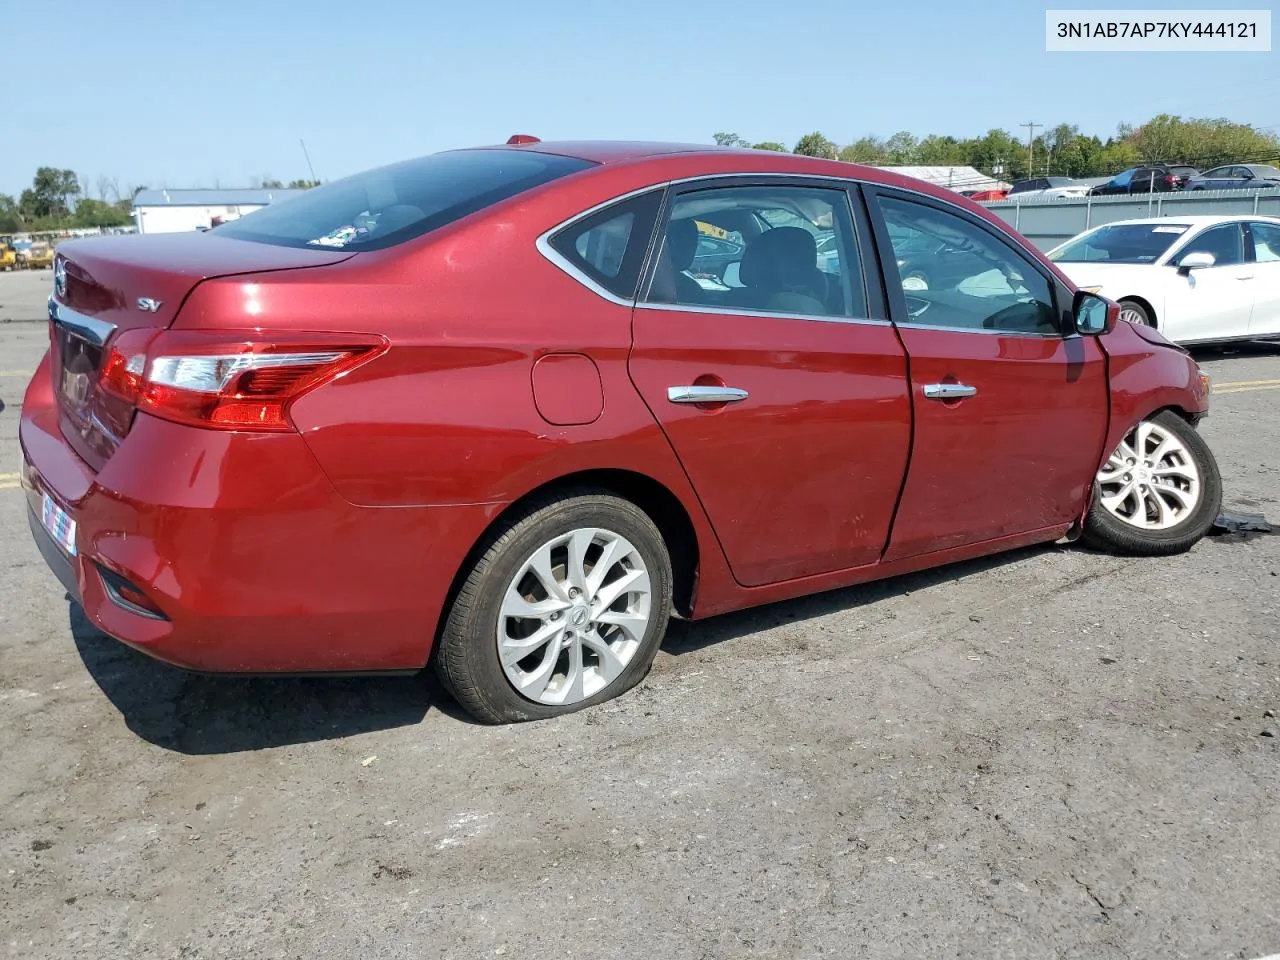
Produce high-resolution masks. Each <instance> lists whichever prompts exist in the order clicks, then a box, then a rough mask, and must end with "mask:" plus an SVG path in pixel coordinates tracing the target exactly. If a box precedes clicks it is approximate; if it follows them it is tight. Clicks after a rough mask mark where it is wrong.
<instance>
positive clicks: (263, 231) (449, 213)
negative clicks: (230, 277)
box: [210, 150, 594, 251]
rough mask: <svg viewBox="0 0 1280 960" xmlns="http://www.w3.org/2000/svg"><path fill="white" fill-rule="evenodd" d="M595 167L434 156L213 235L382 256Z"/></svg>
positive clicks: (534, 158)
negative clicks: (373, 252)
mask: <svg viewBox="0 0 1280 960" xmlns="http://www.w3.org/2000/svg"><path fill="white" fill-rule="evenodd" d="M591 166H594V164H592V163H590V162H589V161H586V160H579V159H577V158H574V157H560V156H553V155H551V154H545V153H533V152H527V151H523V150H456V151H450V152H447V153H436V154H432V155H431V156H428V157H420V158H419V159H417V160H405V161H403V162H401V163H395V164H392V165H390V166H387V167H379V168H378V169H376V170H368V171H366V172H364V173H357V174H355V175H354V176H351V177H346V178H344V179H342V180H335V181H334V182H333V183H327V184H325V185H324V186H321V187H315V188H313V189H311V190H308V191H307V192H306V193H303V194H301V195H299V196H295V197H290V198H288V199H286V200H277V201H276V202H275V203H273V204H271V205H270V206H266V207H263V208H262V209H260V210H255V211H254V212H252V213H249V214H246V215H244V216H243V217H240V218H239V219H238V220H233V221H230V222H228V223H224V224H221V225H219V226H216V227H214V228H213V229H212V230H211V231H210V232H211V233H217V234H219V235H221V236H224V237H234V238H236V239H239V240H254V241H257V242H259V243H272V244H276V245H278V246H282V247H312V248H318V249H337V250H353V251H360V250H381V249H383V248H385V247H390V246H394V245H395V244H397V243H403V242H404V241H406V240H409V239H412V238H413V237H418V236H421V235H422V234H424V233H427V232H428V231H431V230H435V229H438V228H439V227H442V226H444V225H445V224H448V223H452V222H453V221H455V220H458V219H461V218H462V217H465V216H467V215H468V214H471V213H475V212H476V211H477V210H482V209H484V208H485V207H488V206H491V205H492V204H495V203H498V202H500V201H502V200H506V199H508V198H509V197H514V196H515V195H516V194H518V193H523V192H524V191H526V190H530V189H532V188H534V187H537V186H541V185H542V184H544V183H549V182H550V181H552V180H556V179H558V178H560V177H563V176H567V175H568V174H571V173H576V172H578V171H579V170H585V169H586V168H588V167H591Z"/></svg>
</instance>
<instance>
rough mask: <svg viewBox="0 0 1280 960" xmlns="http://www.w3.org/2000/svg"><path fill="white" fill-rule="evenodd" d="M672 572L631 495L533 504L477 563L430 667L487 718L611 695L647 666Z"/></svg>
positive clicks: (566, 708) (568, 707)
mask: <svg viewBox="0 0 1280 960" xmlns="http://www.w3.org/2000/svg"><path fill="white" fill-rule="evenodd" d="M671 580H672V576H671V559H670V557H669V556H668V553H667V548H666V544H665V543H664V541H663V539H662V534H661V533H660V532H659V531H658V528H657V527H656V526H655V525H654V523H653V521H652V520H651V519H650V518H649V516H648V515H647V514H646V513H645V512H644V511H643V510H641V509H640V508H639V507H637V506H636V505H635V504H633V503H631V502H630V501H628V500H624V499H622V498H621V497H617V496H615V495H613V494H610V493H605V492H596V491H581V492H578V493H576V494H573V495H569V496H562V497H558V498H556V499H553V500H548V501H542V502H541V503H535V504H533V505H532V506H530V507H529V508H528V509H526V510H524V511H522V512H521V513H520V514H519V515H517V516H516V517H514V518H512V519H511V520H510V521H509V522H508V523H506V524H505V525H504V526H503V528H502V529H501V530H500V531H498V533H497V534H496V535H495V536H494V537H493V538H491V540H490V545H489V546H488V547H487V549H485V551H484V553H483V554H482V555H481V556H480V558H479V559H478V560H477V561H476V562H475V565H474V566H473V567H472V569H471V572H470V574H469V575H468V576H467V579H466V581H465V582H464V583H463V585H462V587H461V588H460V589H459V591H458V594H457V597H456V599H455V600H454V603H453V606H452V609H451V610H450V611H449V616H448V619H447V621H446V622H445V626H444V630H443V632H442V634H441V637H440V647H439V651H438V653H437V658H436V669H437V671H438V673H439V675H440V678H441V681H442V682H443V683H444V685H445V687H447V688H448V690H449V691H450V692H451V693H452V694H453V695H454V697H455V698H456V699H457V700H458V702H459V703H460V704H461V705H462V706H463V707H464V708H465V709H466V710H467V712H468V713H470V714H471V715H472V716H473V717H475V718H476V719H477V720H479V721H481V722H482V723H508V722H513V721H519V720H539V719H544V718H547V717H554V716H558V715H560V714H564V713H571V712H573V711H575V710H581V709H582V708H584V707H589V706H592V705H593V704H596V703H600V702H602V701H605V700H610V699H612V698H613V697H616V696H618V695H619V694H621V693H624V692H625V691H627V690H629V689H630V688H631V687H633V686H635V685H636V684H637V683H639V682H640V680H641V679H643V678H644V676H645V675H646V674H647V673H648V672H649V667H650V665H651V664H652V663H653V658H654V655H655V654H656V653H657V650H658V646H659V644H660V643H661V642H662V636H663V634H664V633H665V632H666V626H667V619H668V616H669V613H670V607H671Z"/></svg>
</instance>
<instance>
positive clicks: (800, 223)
mask: <svg viewBox="0 0 1280 960" xmlns="http://www.w3.org/2000/svg"><path fill="white" fill-rule="evenodd" d="M669 206H670V214H669V217H668V219H667V221H666V224H665V227H664V230H663V233H662V244H661V246H660V247H659V248H658V254H657V258H656V260H655V263H654V270H653V280H652V283H651V285H650V288H649V293H648V297H647V300H648V302H650V303H660V304H672V305H679V306H689V307H702V308H705V309H712V310H716V311H720V312H724V313H738V312H756V311H760V312H765V313H772V314H783V315H788V316H799V317H850V316H852V317H865V316H866V315H867V312H866V311H867V292H866V282H865V279H864V277H863V272H862V263H861V261H860V259H859V257H858V255H857V249H858V247H857V240H856V237H855V236H854V227H853V222H852V219H851V217H850V213H849V200H848V196H847V194H846V193H845V192H844V191H843V190H839V189H832V188H826V187H809V186H790V185H786V186H783V185H779V186H767V187H766V186H725V187H714V188H708V189H702V190H691V191H689V192H687V193H683V194H681V195H680V196H679V197H677V198H676V199H675V200H674V201H673V202H672V203H671V204H670V205H669ZM708 228H710V229H714V230H716V231H717V232H718V233H719V234H721V236H722V237H723V238H725V239H726V240H727V241H728V244H727V245H724V246H717V247H716V248H715V252H714V253H713V252H712V250H711V249H708V248H707V247H706V246H705V245H704V244H702V243H701V242H700V240H699V238H700V236H702V235H704V234H705V231H706V230H707V229H708Z"/></svg>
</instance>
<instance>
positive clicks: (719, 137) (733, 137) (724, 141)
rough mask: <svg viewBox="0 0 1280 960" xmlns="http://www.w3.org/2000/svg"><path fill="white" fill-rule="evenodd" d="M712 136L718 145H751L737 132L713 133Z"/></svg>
mask: <svg viewBox="0 0 1280 960" xmlns="http://www.w3.org/2000/svg"><path fill="white" fill-rule="evenodd" d="M711 138H712V139H713V140H715V142H716V146H718V147H747V146H750V144H749V143H747V141H746V140H743V139H742V138H741V137H740V136H738V135H737V134H736V133H713V134H712V135H711Z"/></svg>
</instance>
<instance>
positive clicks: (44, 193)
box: [18, 167, 80, 220]
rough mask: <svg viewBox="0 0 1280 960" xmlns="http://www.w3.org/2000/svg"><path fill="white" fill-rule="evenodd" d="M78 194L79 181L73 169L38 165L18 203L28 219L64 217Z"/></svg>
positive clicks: (68, 212) (69, 211)
mask: <svg viewBox="0 0 1280 960" xmlns="http://www.w3.org/2000/svg"><path fill="white" fill-rule="evenodd" d="M79 195H80V182H79V180H78V179H77V177H76V174H75V171H74V170H59V169H57V168H56V167H40V168H39V169H38V170H36V175H35V177H33V178H32V180H31V189H30V190H23V191H22V197H21V199H20V200H19V201H18V205H19V206H20V207H21V208H22V214H23V216H24V217H25V218H27V219H30V220H42V219H45V218H48V217H52V218H55V219H56V218H59V217H66V216H67V215H69V214H70V213H71V206H72V204H73V203H74V202H75V198H76V197H78V196H79Z"/></svg>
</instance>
